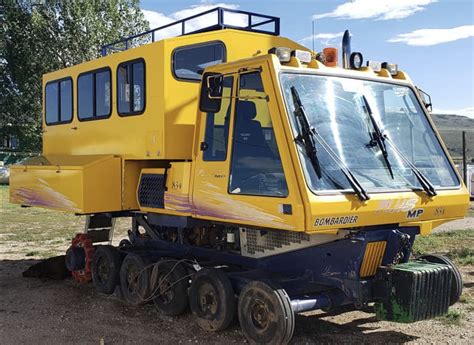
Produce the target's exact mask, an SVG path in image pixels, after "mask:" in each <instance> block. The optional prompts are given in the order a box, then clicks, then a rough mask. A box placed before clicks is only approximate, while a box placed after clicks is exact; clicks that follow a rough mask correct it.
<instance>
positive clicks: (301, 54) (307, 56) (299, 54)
mask: <svg viewBox="0 0 474 345" xmlns="http://www.w3.org/2000/svg"><path fill="white" fill-rule="evenodd" d="M291 55H292V56H294V57H296V58H298V60H300V61H301V62H303V63H310V62H311V53H310V52H308V51H305V50H298V49H296V50H293V51H292V52H291Z"/></svg>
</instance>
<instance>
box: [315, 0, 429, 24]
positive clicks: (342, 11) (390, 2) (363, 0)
mask: <svg viewBox="0 0 474 345" xmlns="http://www.w3.org/2000/svg"><path fill="white" fill-rule="evenodd" d="M437 1H438V0H353V1H351V2H346V3H344V4H342V5H339V6H337V7H336V8H335V9H334V10H333V11H331V12H327V13H321V14H315V15H314V16H313V19H321V18H342V19H375V20H390V19H402V18H406V17H409V16H411V15H413V14H415V13H416V12H420V11H423V10H424V9H425V7H426V6H427V5H429V4H431V3H434V2H437Z"/></svg>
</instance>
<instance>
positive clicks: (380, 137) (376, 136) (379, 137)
mask: <svg viewBox="0 0 474 345" xmlns="http://www.w3.org/2000/svg"><path fill="white" fill-rule="evenodd" d="M362 100H363V101H364V105H365V109H366V112H367V114H368V115H369V118H370V122H371V123H372V127H373V128H374V132H373V133H370V137H371V140H370V142H369V143H368V144H367V146H368V147H374V146H376V145H377V146H378V147H379V148H380V151H381V152H382V156H383V158H384V160H385V165H386V166H387V169H388V171H389V172H390V176H392V180H393V178H394V176H393V170H392V164H390V160H389V159H388V152H387V147H386V146H385V135H384V134H383V132H382V130H381V129H380V127H379V125H378V123H377V121H376V120H375V118H374V114H373V113H372V110H371V109H370V105H369V102H367V98H366V97H365V96H364V95H362Z"/></svg>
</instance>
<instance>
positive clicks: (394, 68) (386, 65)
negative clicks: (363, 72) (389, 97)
mask: <svg viewBox="0 0 474 345" xmlns="http://www.w3.org/2000/svg"><path fill="white" fill-rule="evenodd" d="M382 68H385V69H387V70H388V71H389V72H390V74H391V75H397V73H398V65H397V64H396V63H388V62H384V63H382Z"/></svg>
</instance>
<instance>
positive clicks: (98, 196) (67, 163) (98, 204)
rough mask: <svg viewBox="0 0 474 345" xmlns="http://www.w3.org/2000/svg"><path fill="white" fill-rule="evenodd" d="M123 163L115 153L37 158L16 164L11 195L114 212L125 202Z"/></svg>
mask: <svg viewBox="0 0 474 345" xmlns="http://www.w3.org/2000/svg"><path fill="white" fill-rule="evenodd" d="M74 158H77V160H75V159H74ZM120 165H121V159H120V157H115V156H111V155H106V156H79V157H65V156H43V157H36V158H34V159H32V160H31V161H25V162H24V163H23V164H22V165H15V166H13V167H12V173H11V180H10V184H11V187H10V198H11V201H12V202H14V203H17V204H21V205H25V206H40V207H45V208H51V209H57V210H62V211H69V212H75V213H96V212H110V211H113V210H116V209H119V208H120V204H121V174H120Z"/></svg>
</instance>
